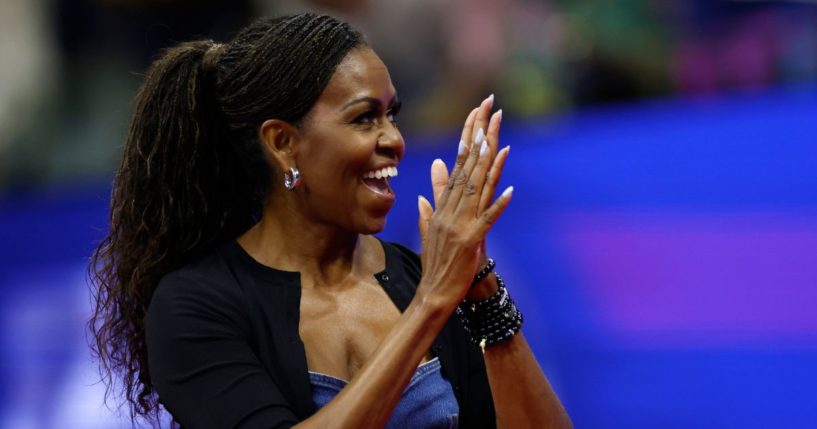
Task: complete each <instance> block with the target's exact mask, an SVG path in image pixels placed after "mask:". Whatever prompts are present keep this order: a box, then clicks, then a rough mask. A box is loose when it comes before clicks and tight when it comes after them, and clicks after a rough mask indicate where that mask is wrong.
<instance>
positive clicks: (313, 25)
mask: <svg viewBox="0 0 817 429" xmlns="http://www.w3.org/2000/svg"><path fill="white" fill-rule="evenodd" d="M363 43H364V42H363V40H362V37H361V35H360V33H358V32H357V31H355V30H354V29H352V28H351V27H350V26H349V25H348V24H345V23H343V22H339V21H337V20H335V19H333V18H331V17H328V16H321V15H314V14H301V15H294V16H286V17H280V18H265V19H261V20H258V21H256V22H254V23H253V24H251V25H250V26H248V27H246V28H244V29H243V30H241V31H240V32H239V33H238V34H237V35H236V36H235V38H234V39H233V40H232V41H230V42H229V43H226V44H224V45H221V44H217V43H214V42H213V41H211V40H203V41H195V42H187V43H182V44H180V45H178V46H175V47H172V48H169V49H167V50H165V51H164V52H163V53H162V54H161V55H160V57H159V58H158V59H157V60H156V61H155V62H154V63H153V64H152V65H151V66H150V68H149V69H148V71H147V74H146V76H145V80H144V83H143V84H142V86H141V88H140V89H139V91H138V93H137V95H136V100H135V109H134V113H133V117H132V119H131V124H130V128H129V130H128V134H127V139H126V141H125V148H124V153H123V155H122V162H121V164H120V165H119V169H118V171H117V173H116V178H115V180H114V183H113V189H112V192H111V212H110V231H109V232H108V234H107V236H106V237H105V238H104V239H103V240H102V242H101V243H100V244H99V246H98V247H97V249H96V251H95V252H94V254H93V256H92V258H91V263H90V266H89V275H90V280H91V285H92V295H93V300H94V302H95V310H94V313H93V317H92V318H91V320H90V321H89V328H90V332H91V334H92V336H93V340H92V344H91V347H92V349H93V352H94V354H95V357H96V358H98V360H99V362H100V371H101V375H102V379H103V381H104V382H105V384H106V387H107V390H106V399H107V398H108V397H109V395H110V394H111V392H112V391H116V390H117V388H116V386H119V387H121V393H122V399H124V400H125V401H127V403H128V404H129V408H130V415H131V418H132V419H136V418H139V417H144V418H147V420H148V421H155V417H156V416H157V415H158V411H159V406H158V398H157V396H156V393H155V391H154V390H153V383H152V381H151V378H150V370H149V368H148V364H147V362H148V360H147V349H146V346H145V326H144V317H145V313H146V311H147V308H148V305H149V303H150V299H151V297H152V295H153V291H154V290H155V289H156V286H157V284H158V282H159V280H160V279H161V278H162V277H163V276H164V275H165V274H167V273H169V272H171V271H173V270H175V269H178V268H179V267H181V266H182V265H183V264H185V263H187V262H190V261H192V260H195V259H196V258H199V257H201V256H202V255H203V254H204V253H206V252H207V251H208V250H210V249H212V248H213V247H214V246H216V245H218V244H220V243H223V242H225V241H227V240H232V239H235V238H236V237H237V236H238V235H239V234H241V233H242V232H243V231H245V230H247V229H248V228H250V227H251V226H252V225H253V224H254V223H255V222H256V221H257V219H258V217H259V215H260V212H261V209H262V205H263V201H264V198H265V196H266V194H267V192H268V191H269V185H270V183H271V178H272V171H271V167H270V165H269V164H268V163H267V162H266V161H265V157H264V155H263V153H262V150H261V144H260V141H259V128H260V125H261V123H262V122H263V121H264V120H266V119H270V118H275V119H281V120H284V121H287V122H290V123H292V124H293V125H296V126H299V125H300V124H301V123H302V121H304V120H305V117H306V116H307V113H308V112H309V110H310V109H311V107H312V105H313V104H314V103H315V101H316V100H317V98H318V96H319V95H320V94H321V92H322V91H323V89H324V87H326V85H327V83H328V82H329V79H330V77H331V76H332V74H333V73H334V71H335V68H336V67H337V65H338V63H340V61H341V60H342V59H343V58H344V57H345V56H346V54H347V53H348V52H349V51H350V50H352V49H353V48H355V47H357V46H360V45H361V44H363Z"/></svg>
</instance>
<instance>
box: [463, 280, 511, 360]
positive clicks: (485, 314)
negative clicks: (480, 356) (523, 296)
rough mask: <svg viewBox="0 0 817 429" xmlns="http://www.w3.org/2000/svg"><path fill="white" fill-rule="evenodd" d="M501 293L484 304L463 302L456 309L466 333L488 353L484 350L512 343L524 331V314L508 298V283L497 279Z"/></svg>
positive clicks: (498, 292)
mask: <svg viewBox="0 0 817 429" xmlns="http://www.w3.org/2000/svg"><path fill="white" fill-rule="evenodd" d="M496 280H497V283H498V285H499V290H497V292H496V293H495V294H493V295H492V296H491V297H489V298H488V299H485V300H482V301H476V302H472V301H468V300H463V301H462V302H461V303H460V305H458V306H457V310H456V311H457V314H458V315H459V317H460V319H461V320H462V324H463V326H464V327H465V332H466V333H468V336H469V338H470V340H471V342H472V343H474V344H475V345H477V346H479V347H480V348H481V349H482V352H483V353H485V347H489V346H492V345H494V344H499V343H502V342H504V341H507V340H509V339H510V338H511V337H513V336H514V335H516V333H517V332H519V329H521V328H522V322H523V317H522V313H521V312H520V311H519V309H518V308H516V304H514V302H513V299H511V297H510V295H508V289H507V288H506V287H505V282H503V281H502V277H500V276H499V274H497V275H496Z"/></svg>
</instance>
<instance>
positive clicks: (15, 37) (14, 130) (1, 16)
mask: <svg viewBox="0 0 817 429" xmlns="http://www.w3.org/2000/svg"><path fill="white" fill-rule="evenodd" d="M49 3H50V2H47V1H43V0H3V1H2V2H0V63H2V66H1V67H0V157H3V156H7V153H6V151H8V150H9V146H10V145H11V138H12V136H14V135H17V134H18V133H20V132H21V131H22V127H23V124H25V123H26V122H27V121H29V120H32V119H33V118H32V116H33V113H34V111H35V109H36V103H37V100H39V99H42V97H44V96H45V95H46V94H47V93H49V92H50V91H52V90H53V84H54V76H55V75H56V74H57V73H58V70H56V68H57V67H58V66H59V64H58V62H57V61H56V58H55V50H54V37H53V33H52V32H50V31H49V26H48V23H49V19H48V11H49V8H48V7H49ZM2 182H3V173H2V170H0V184H2Z"/></svg>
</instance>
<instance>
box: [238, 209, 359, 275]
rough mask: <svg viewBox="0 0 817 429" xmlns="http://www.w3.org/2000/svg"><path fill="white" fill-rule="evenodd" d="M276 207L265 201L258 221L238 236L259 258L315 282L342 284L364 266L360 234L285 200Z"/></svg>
mask: <svg viewBox="0 0 817 429" xmlns="http://www.w3.org/2000/svg"><path fill="white" fill-rule="evenodd" d="M276 203H277V202H276ZM276 207H278V208H274V207H273V204H268V205H267V207H266V209H265V210H264V215H263V216H262V218H261V221H259V222H258V223H257V224H256V225H255V226H253V227H252V228H250V230H248V231H247V232H246V233H244V234H243V235H242V236H241V237H239V239H238V242H239V243H240V244H241V246H242V247H243V248H244V249H245V250H246V251H247V252H248V253H249V254H250V255H252V256H253V258H255V259H256V260H257V261H258V262H260V263H262V264H264V265H267V266H270V267H274V268H277V269H281V270H285V271H297V272H300V273H301V276H302V278H304V277H305V278H308V279H310V283H312V284H315V285H316V286H320V285H340V284H343V281H344V280H346V279H348V278H349V277H350V276H351V275H354V274H355V273H356V272H359V271H360V270H361V269H363V267H362V266H361V265H362V264H363V258H361V257H359V256H360V253H361V252H360V249H361V247H362V246H361V244H362V240H361V236H360V234H358V233H356V232H351V231H346V230H342V229H340V228H338V227H337V226H336V225H329V224H326V223H323V222H320V221H318V220H316V219H309V218H308V217H307V216H302V215H301V214H300V213H299V212H298V211H296V210H294V209H293V208H292V207H291V206H289V205H286V204H284V205H278V206H276Z"/></svg>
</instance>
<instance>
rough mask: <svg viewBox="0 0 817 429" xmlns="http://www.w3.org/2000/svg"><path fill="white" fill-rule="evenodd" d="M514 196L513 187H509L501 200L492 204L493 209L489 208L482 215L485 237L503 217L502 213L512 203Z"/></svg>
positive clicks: (482, 230) (500, 196) (481, 226)
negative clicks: (501, 216)
mask: <svg viewBox="0 0 817 429" xmlns="http://www.w3.org/2000/svg"><path fill="white" fill-rule="evenodd" d="M512 196H513V186H509V187H508V188H507V189H505V190H504V191H502V194H500V195H499V198H497V199H496V201H494V203H493V204H491V207H488V210H485V211H484V212H483V213H482V215H481V221H482V222H481V225H480V228H481V231H480V232H481V233H482V234H483V236H484V235H485V234H487V233H488V230H490V229H491V227H492V226H493V225H494V223H496V221H497V219H499V216H500V215H502V212H504V211H505V209H506V208H507V207H508V204H509V203H510V202H511V197H512Z"/></svg>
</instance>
